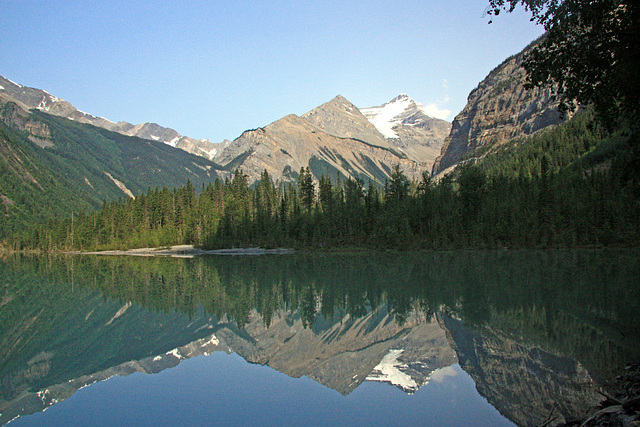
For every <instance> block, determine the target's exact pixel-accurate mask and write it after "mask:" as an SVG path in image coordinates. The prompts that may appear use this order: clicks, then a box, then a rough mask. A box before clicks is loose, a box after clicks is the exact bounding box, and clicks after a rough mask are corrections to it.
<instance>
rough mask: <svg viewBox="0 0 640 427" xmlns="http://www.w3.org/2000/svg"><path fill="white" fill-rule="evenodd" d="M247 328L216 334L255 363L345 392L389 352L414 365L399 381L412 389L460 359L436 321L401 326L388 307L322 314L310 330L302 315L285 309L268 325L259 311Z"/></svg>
mask: <svg viewBox="0 0 640 427" xmlns="http://www.w3.org/2000/svg"><path fill="white" fill-rule="evenodd" d="M244 332H245V333H239V331H234V330H231V329H221V330H218V331H217V332H216V333H217V335H218V336H219V337H220V338H221V339H223V340H224V341H225V342H226V343H227V344H228V345H229V346H230V347H232V348H233V349H234V351H236V352H237V353H238V354H240V355H241V356H242V357H243V358H245V359H246V360H247V361H249V362H252V363H260V364H263V365H269V366H270V367H272V368H274V369H277V370H278V371H280V372H283V373H285V374H287V375H289V376H290V377H295V378H299V377H301V376H306V377H309V378H311V379H313V380H315V381H317V382H319V383H320V384H323V385H325V386H327V387H330V388H332V389H334V390H337V391H338V392H340V393H342V394H344V395H347V394H349V393H351V392H352V391H353V390H354V389H355V388H356V387H358V386H359V385H360V384H361V383H362V382H363V381H365V379H370V378H368V377H369V376H370V374H371V373H372V372H375V370H376V368H377V367H378V366H379V364H380V362H381V361H382V360H384V359H385V357H386V355H388V354H389V353H394V352H395V353H397V352H403V354H402V357H401V358H397V359H399V360H396V365H395V366H394V367H395V368H397V367H399V366H400V365H407V366H409V365H410V366H411V369H405V368H404V367H403V368H402V369H403V371H404V372H403V375H404V379H405V383H402V384H400V383H399V384H394V385H398V386H399V387H401V388H402V389H404V390H405V391H411V392H413V391H415V390H417V389H418V387H420V386H421V385H423V384H425V383H426V382H427V381H428V376H429V374H430V373H431V372H433V371H434V370H436V369H438V368H442V367H445V366H449V365H451V364H453V363H455V354H454V353H453V351H452V350H451V348H450V347H449V346H448V344H447V339H446V336H445V334H444V331H443V330H442V329H441V328H440V327H439V325H438V324H437V323H436V322H431V321H425V320H424V317H423V316H421V315H419V314H416V313H414V314H412V315H411V316H410V317H409V318H408V319H407V320H406V321H405V322H404V323H403V324H400V323H398V322H396V321H395V320H394V316H393V315H392V314H390V313H389V312H388V311H387V310H386V309H385V308H384V307H380V308H378V309H376V310H373V311H371V312H369V313H367V314H366V315H364V316H362V317H360V318H354V317H352V316H350V315H346V316H345V317H343V318H335V319H322V317H321V316H318V318H317V319H316V323H315V324H314V326H313V327H312V328H305V327H304V325H303V322H302V320H301V319H300V316H299V315H298V314H297V313H293V314H287V313H281V314H280V315H279V316H277V317H276V318H274V319H273V320H272V322H271V325H270V326H269V327H268V328H267V327H265V326H264V322H263V321H262V319H261V318H260V317H259V316H258V315H257V314H254V315H253V316H252V319H251V321H250V323H249V324H247V325H246V327H245V330H244ZM389 368H390V367H389ZM385 372H386V371H385ZM378 378H379V377H378ZM388 379H389V380H391V378H390V377H389V378H388ZM380 380H382V378H380ZM389 382H390V381H389ZM405 386H406V387H405Z"/></svg>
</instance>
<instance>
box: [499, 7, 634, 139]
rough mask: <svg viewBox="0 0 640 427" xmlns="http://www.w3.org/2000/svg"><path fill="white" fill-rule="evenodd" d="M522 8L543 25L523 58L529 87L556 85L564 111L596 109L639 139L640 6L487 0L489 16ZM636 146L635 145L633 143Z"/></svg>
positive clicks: (605, 120) (606, 120)
mask: <svg viewBox="0 0 640 427" xmlns="http://www.w3.org/2000/svg"><path fill="white" fill-rule="evenodd" d="M518 5H522V6H523V7H524V8H525V10H527V11H529V12H531V15H532V16H531V20H532V21H535V22H537V23H538V24H541V25H542V26H544V28H545V30H546V31H547V34H546V37H545V38H544V40H543V41H542V42H541V43H540V44H538V45H537V46H535V47H534V48H533V50H532V51H531V53H530V54H529V55H528V57H527V58H526V59H525V62H524V67H525V69H526V70H527V73H528V76H529V77H528V78H529V84H530V86H552V87H553V88H554V90H555V92H556V93H557V95H558V97H559V100H560V101H561V111H565V112H566V111H571V110H573V109H575V108H576V102H577V103H578V104H581V105H592V106H593V107H594V108H595V111H596V113H597V114H598V116H599V118H600V120H601V121H602V123H603V124H605V125H607V126H609V127H611V128H613V127H614V126H615V127H618V126H620V125H629V126H631V127H632V131H633V133H634V134H635V135H634V139H637V135H638V127H639V126H638V123H639V120H638V113H639V112H640V79H638V71H637V70H638V64H640V5H639V4H638V3H637V2H635V1H628V0H627V1H618V0H595V1H593V0H592V1H589V0H489V10H488V14H489V15H494V16H495V15H499V14H500V13H501V12H502V11H507V12H512V11H513V10H514V9H515V8H516V7H518ZM634 145H637V144H634Z"/></svg>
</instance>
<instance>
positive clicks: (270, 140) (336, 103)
mask: <svg viewBox="0 0 640 427" xmlns="http://www.w3.org/2000/svg"><path fill="white" fill-rule="evenodd" d="M8 101H11V102H14V103H16V104H17V105H19V106H20V107H21V108H23V109H24V110H30V109H37V110H40V111H42V112H46V113H48V114H52V115H56V116H60V117H64V118H68V119H70V120H73V121H76V122H79V123H88V124H92V125H94V126H98V127H101V128H104V129H107V130H110V131H113V132H118V133H120V134H123V135H127V136H136V137H139V138H143V139H148V140H153V141H160V142H164V143H165V144H168V145H170V146H172V147H176V148H180V149H182V150H184V151H187V152H189V153H192V154H195V155H198V156H201V157H204V158H207V159H209V160H214V161H216V162H217V163H219V164H221V165H222V166H223V167H224V168H226V169H227V170H229V171H233V170H234V169H236V168H239V169H242V171H243V172H244V173H245V174H247V175H248V176H249V180H250V181H251V182H253V181H255V180H257V179H259V177H260V174H261V173H262V172H263V171H264V170H267V172H269V174H270V175H271V177H272V178H273V179H274V180H280V181H295V180H296V179H297V176H298V172H299V170H300V168H301V167H306V166H309V167H310V168H311V170H312V173H313V175H314V176H315V178H316V179H318V178H320V176H321V175H322V174H325V175H327V176H332V177H335V176H336V175H340V176H342V177H343V178H346V177H352V178H354V177H357V178H361V179H363V180H365V181H369V180H372V181H378V182H383V181H384V180H385V179H387V178H388V177H389V176H390V173H391V171H392V170H393V168H394V167H395V166H399V167H400V168H401V170H402V171H403V172H404V173H405V174H406V175H408V176H409V177H419V176H420V174H421V173H422V172H423V171H425V170H426V171H430V170H431V167H432V165H433V162H434V160H435V158H436V156H437V155H438V153H439V152H440V147H441V146H442V144H443V141H444V138H445V136H446V135H447V134H448V132H449V129H450V126H451V125H450V124H449V123H448V122H446V121H444V120H439V119H434V118H431V117H429V116H428V115H427V114H426V112H425V110H424V108H423V107H422V105H421V104H420V103H418V102H416V101H414V100H412V99H411V98H409V97H408V96H407V95H401V96H399V97H397V98H395V99H394V100H392V101H390V102H388V103H386V104H384V105H382V106H380V107H372V108H368V109H363V111H366V113H367V115H366V116H365V115H363V114H362V112H361V111H360V110H359V109H358V108H357V107H355V106H354V105H353V104H352V103H350V102H349V101H347V100H346V99H345V98H343V97H342V96H339V95H338V96H337V97H335V98H334V99H332V100H331V101H329V102H327V103H325V104H323V105H321V106H319V107H317V108H315V109H313V110H312V111H309V112H308V113H306V114H304V115H302V116H301V117H298V116H295V115H289V116H286V117H284V118H282V119H280V120H278V121H276V122H274V123H272V124H270V125H268V126H266V127H263V128H259V129H254V130H249V131H246V132H244V133H243V134H242V135H241V136H240V137H238V138H237V139H235V140H234V141H233V142H230V141H228V140H225V141H223V142H220V143H212V142H211V141H209V140H206V139H201V140H195V139H193V138H189V137H186V136H182V135H180V134H179V133H178V132H176V131H175V130H173V129H170V128H165V127H162V126H160V125H158V124H155V123H143V124H139V125H133V124H131V123H128V122H124V121H121V122H117V123H115V122H112V121H110V120H108V119H105V118H103V117H96V116H93V115H91V114H88V113H85V112H82V111H80V110H78V109H76V108H75V107H74V106H73V105H71V104H70V103H69V102H67V101H64V100H62V99H58V98H57V97H55V96H53V95H51V94H49V93H47V92H46V91H44V90H40V89H34V88H29V87H25V86H22V85H20V84H17V83H14V82H12V81H11V80H8V79H6V78H4V77H1V76H0V103H6V102H8Z"/></svg>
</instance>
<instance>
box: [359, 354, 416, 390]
mask: <svg viewBox="0 0 640 427" xmlns="http://www.w3.org/2000/svg"><path fill="white" fill-rule="evenodd" d="M403 351H404V350H390V351H389V353H388V354H387V355H386V356H384V357H383V358H382V360H381V361H380V363H379V364H378V366H376V367H375V368H373V370H372V371H371V373H370V374H369V375H368V376H367V378H366V379H367V380H368V381H379V382H386V383H390V384H393V385H395V386H397V387H400V388H402V389H403V390H405V391H410V392H414V391H416V390H417V389H418V384H416V382H415V381H414V380H413V378H411V376H409V375H408V374H406V373H404V372H402V370H401V369H403V368H405V369H406V368H407V365H406V364H403V363H399V362H398V357H400V355H401V354H402V352H403Z"/></svg>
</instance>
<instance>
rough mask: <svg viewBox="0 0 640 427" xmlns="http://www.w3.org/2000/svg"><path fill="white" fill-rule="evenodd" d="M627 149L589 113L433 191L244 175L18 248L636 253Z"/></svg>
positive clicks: (423, 184) (638, 212)
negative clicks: (598, 249) (589, 249)
mask: <svg viewBox="0 0 640 427" xmlns="http://www.w3.org/2000/svg"><path fill="white" fill-rule="evenodd" d="M629 152H630V148H629V146H628V144H627V140H626V139H625V138H624V137H623V136H622V135H618V134H612V133H608V132H605V131H604V130H602V129H599V128H598V127H597V125H596V124H595V122H594V121H593V119H592V117H591V114H590V113H589V112H586V113H583V114H578V115H577V116H576V117H575V118H574V119H572V120H571V121H569V122H567V123H565V124H563V125H561V126H559V127H557V128H556V129H554V130H553V131H549V132H547V133H543V134H540V135H537V136H535V137H531V138H528V139H526V140H521V141H519V142H517V143H516V142H514V143H512V144H510V145H507V146H505V147H504V148H501V149H500V150H498V151H497V152H495V153H488V154H485V157H484V160H483V161H481V162H480V163H478V164H475V165H470V164H469V165H464V166H462V167H460V168H459V169H458V171H457V172H456V173H455V174H451V175H449V176H446V177H445V178H443V179H442V180H440V181H439V182H433V181H432V180H431V178H430V177H429V175H428V174H426V173H425V174H424V175H423V177H422V179H421V180H420V181H417V180H416V181H410V180H409V179H408V178H407V177H406V176H405V175H403V174H402V172H401V171H400V170H399V169H397V168H396V170H395V171H394V172H393V173H392V176H391V179H390V180H389V181H388V182H386V183H385V185H384V186H381V185H376V184H371V185H369V186H365V185H364V184H363V182H362V181H360V180H357V179H347V180H340V179H332V177H324V176H323V177H321V179H320V182H319V183H318V184H317V185H316V184H315V183H314V181H313V179H312V176H311V174H310V172H309V170H308V168H307V169H302V170H301V171H300V174H299V179H298V182H297V185H293V184H289V185H287V186H286V187H280V188H279V187H276V186H275V185H274V183H273V182H272V180H271V178H270V177H269V175H268V174H267V173H266V172H265V173H263V175H262V177H261V179H260V181H259V182H258V183H257V184H256V185H255V187H250V186H249V183H248V180H247V176H246V175H245V174H243V173H242V171H236V173H235V176H234V177H233V179H230V180H229V179H227V180H225V181H222V180H216V182H215V183H213V184H209V185H207V186H205V187H204V188H203V189H202V192H201V193H200V194H197V191H196V187H195V186H194V185H193V184H191V183H189V184H188V185H187V186H186V187H183V188H180V189H177V190H173V191H171V190H169V189H167V188H163V189H154V190H150V191H148V192H147V193H145V194H144V195H141V196H140V197H137V198H136V199H135V200H133V199H130V200H127V201H126V202H124V203H110V204H107V205H105V207H104V208H103V210H102V211H100V212H92V213H88V214H86V215H83V216H82V217H79V218H75V220H74V222H71V221H70V220H69V219H67V220H65V221H62V222H57V223H56V224H54V225H52V226H49V227H41V228H39V229H37V230H35V231H33V232H32V233H30V234H29V235H25V236H24V237H23V238H21V239H16V240H14V241H13V242H12V244H13V245H14V247H15V248H16V249H20V248H38V249H40V250H51V249H81V250H87V249H111V248H131V247H141V246H161V245H175V244H196V245H200V246H203V247H206V248H222V247H239V246H254V245H257V246H267V247H274V246H293V247H298V248H332V247H366V248H399V249H409V248H427V249H441V248H505V247H511V248H518V247H528V248H538V247H579V246H635V245H637V242H638V237H640V202H639V200H640V199H639V197H638V196H639V195H640V194H639V193H640V192H639V188H638V186H637V181H636V180H634V179H633V176H631V175H629V174H628V173H627V172H626V171H628V170H629V169H628V168H627V167H626V166H628V165H629V164H630V162H629V160H628V156H629Z"/></svg>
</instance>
